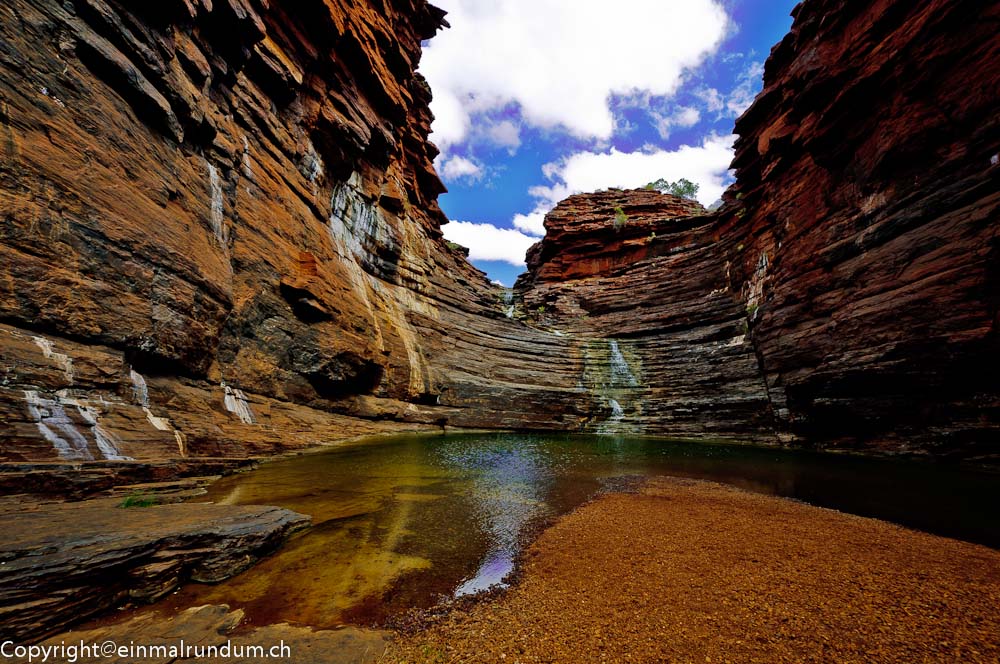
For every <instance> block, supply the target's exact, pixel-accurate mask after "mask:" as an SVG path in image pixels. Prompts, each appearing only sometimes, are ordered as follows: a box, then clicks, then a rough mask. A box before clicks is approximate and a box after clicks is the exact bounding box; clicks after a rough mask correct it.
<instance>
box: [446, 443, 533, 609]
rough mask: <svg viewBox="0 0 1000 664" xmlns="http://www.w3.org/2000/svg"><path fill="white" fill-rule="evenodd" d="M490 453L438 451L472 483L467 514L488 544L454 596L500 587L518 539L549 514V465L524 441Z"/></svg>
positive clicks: (459, 448)
mask: <svg viewBox="0 0 1000 664" xmlns="http://www.w3.org/2000/svg"><path fill="white" fill-rule="evenodd" d="M496 442H497V443H499V444H495V445H492V446H489V447H470V446H469V445H468V444H467V442H465V441H453V442H451V443H449V444H445V445H442V446H441V447H439V448H438V449H437V455H438V457H439V458H440V460H441V463H442V464H443V465H444V466H445V467H448V468H449V469H453V470H454V471H455V472H456V473H457V474H459V475H462V476H466V477H469V478H470V481H471V483H472V486H471V490H470V491H469V493H468V494H467V496H466V497H467V499H468V502H469V511H470V513H471V514H473V515H474V516H475V518H476V520H477V521H478V526H479V528H480V529H481V530H482V531H483V532H484V533H485V534H486V536H487V540H488V542H489V545H488V548H487V551H486V553H485V555H484V556H483V559H482V562H481V563H480V564H479V567H478V568H477V569H476V571H475V573H473V574H472V576H471V577H469V578H466V579H463V581H462V582H461V583H460V584H459V586H458V588H456V589H455V593H454V594H455V595H456V596H462V595H468V594H473V593H477V592H480V591H482V590H486V589H487V588H489V587H490V586H492V585H495V584H499V583H501V582H502V581H503V579H504V577H506V576H507V575H508V574H509V573H510V572H511V571H513V569H514V560H515V558H516V557H517V553H518V549H519V544H520V538H521V534H522V533H523V532H525V530H526V529H527V527H528V526H529V525H530V524H531V523H532V522H533V520H537V519H539V518H541V517H542V516H544V514H545V513H546V511H547V506H546V502H545V496H546V495H547V494H548V493H549V491H550V488H551V485H552V471H551V469H550V468H549V467H548V466H547V463H546V462H547V461H549V460H550V459H547V458H546V457H545V456H543V455H542V454H541V453H540V450H539V449H538V448H537V446H535V445H530V444H525V443H526V442H527V441H525V440H524V439H523V438H515V437H508V438H500V439H497V441H496Z"/></svg>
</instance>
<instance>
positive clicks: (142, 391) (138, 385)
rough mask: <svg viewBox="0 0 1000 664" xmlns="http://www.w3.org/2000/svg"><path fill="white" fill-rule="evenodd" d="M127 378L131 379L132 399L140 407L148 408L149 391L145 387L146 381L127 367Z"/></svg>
mask: <svg viewBox="0 0 1000 664" xmlns="http://www.w3.org/2000/svg"><path fill="white" fill-rule="evenodd" d="M128 375H129V378H131V379H132V397H133V398H134V399H135V401H136V403H138V404H139V405H140V406H149V389H148V388H147V387H146V379H145V378H143V377H142V374H141V373H139V372H138V371H136V370H135V369H133V368H132V367H129V370H128Z"/></svg>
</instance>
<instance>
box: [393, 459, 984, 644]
mask: <svg viewBox="0 0 1000 664" xmlns="http://www.w3.org/2000/svg"><path fill="white" fill-rule="evenodd" d="M381 661H384V662H505V663H510V664H513V663H515V662H521V663H526V662H997V661H1000V552H998V551H995V550H993V549H989V548H986V547H983V546H979V545H974V544H969V543H965V542H960V541H956V540H951V539H946V538H942V537H937V536H933V535H928V534H925V533H920V532H915V531H912V530H908V529H905V528H902V527H899V526H895V525H893V524H889V523H886V522H882V521H877V520H873V519H866V518H861V517H857V516H852V515H848V514H843V513H840V512H835V511H832V510H827V509H821V508H817V507H812V506H809V505H804V504H801V503H797V502H793V501H790V500H785V499H781V498H775V497H770V496H764V495H758V494H752V493H747V492H744V491H741V490H738V489H734V488H731V487H726V486H721V485H716V484H710V483H705V482H695V481H687V480H675V479H665V478H662V479H656V480H653V481H651V482H649V483H648V484H646V485H645V486H644V487H643V488H642V489H641V490H640V491H639V492H637V493H631V494H611V495H606V496H603V497H601V498H599V499H598V500H596V501H594V502H592V503H590V504H588V505H585V506H583V507H582V508H580V509H578V510H577V511H575V512H573V513H572V514H570V515H568V516H566V517H564V518H563V519H561V520H560V521H559V522H557V523H556V524H555V525H554V526H553V527H552V528H550V529H549V530H547V531H546V532H544V533H543V534H542V535H541V537H539V539H538V540H537V541H536V542H535V544H534V545H533V546H532V547H531V548H530V549H529V551H528V552H527V554H526V556H525V560H524V567H523V575H522V577H521V579H520V581H519V582H518V583H517V584H516V586H515V587H514V588H512V589H511V590H510V591H509V592H506V593H504V594H502V595H501V596H500V597H499V598H496V599H492V600H490V601H484V602H482V603H479V604H477V605H475V606H472V607H471V608H470V609H468V610H467V611H453V612H451V613H450V614H448V615H447V616H446V617H444V618H442V619H441V620H440V621H439V622H437V623H435V624H432V625H430V626H429V627H428V628H426V629H424V630H422V631H419V632H416V633H414V634H409V635H405V636H400V637H398V638H397V639H396V641H395V643H394V644H393V645H392V647H391V648H390V650H389V651H388V652H387V653H386V655H385V656H384V657H383V658H382V660H381Z"/></svg>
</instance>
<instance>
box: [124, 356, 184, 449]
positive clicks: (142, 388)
mask: <svg viewBox="0 0 1000 664" xmlns="http://www.w3.org/2000/svg"><path fill="white" fill-rule="evenodd" d="M129 378H131V379H132V397H133V398H134V399H135V402H136V403H138V404H139V405H140V406H142V410H143V412H144V413H146V420H148V421H149V423H150V424H151V425H152V426H153V428H154V429H156V430H157V431H170V432H172V433H173V434H174V440H175V441H177V449H178V451H179V452H180V455H181V456H182V457H183V456H187V450H186V444H187V441H186V440H185V438H184V434H182V433H181V432H180V431H178V430H177V429H175V428H174V425H173V424H172V423H171V422H170V419H169V418H166V417H157V416H156V415H153V411H152V410H150V409H149V389H148V388H147V387H146V379H145V378H143V377H142V374H141V373H139V372H138V371H136V370H135V369H133V368H132V367H129Z"/></svg>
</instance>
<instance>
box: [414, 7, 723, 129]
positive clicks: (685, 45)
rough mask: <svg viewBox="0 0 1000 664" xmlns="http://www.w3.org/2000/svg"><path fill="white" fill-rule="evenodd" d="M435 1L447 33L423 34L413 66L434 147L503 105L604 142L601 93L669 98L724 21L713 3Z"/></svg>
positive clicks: (606, 112) (608, 116) (610, 122)
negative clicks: (422, 83) (426, 100)
mask: <svg viewBox="0 0 1000 664" xmlns="http://www.w3.org/2000/svg"><path fill="white" fill-rule="evenodd" d="M437 4H439V5H440V6H441V7H442V8H443V9H445V10H447V11H448V13H449V15H448V21H449V23H451V25H452V29H450V30H445V31H443V32H442V33H441V34H439V35H438V36H437V37H435V38H434V39H432V40H431V42H430V45H429V46H428V47H427V48H426V49H425V51H424V55H423V59H422V62H421V65H420V70H421V72H422V73H423V74H424V76H426V78H427V80H428V82H429V83H430V85H431V89H432V90H433V92H434V101H433V103H432V105H431V108H432V110H433V111H434V115H435V117H436V119H435V122H434V125H433V130H434V134H433V140H434V141H435V142H436V143H438V145H439V147H442V148H446V147H447V146H448V145H451V144H454V143H458V142H460V141H462V140H463V139H464V138H465V136H466V135H467V134H468V133H469V129H470V127H471V126H472V119H471V116H472V114H474V113H482V112H485V111H488V110H494V109H500V108H503V107H505V106H507V105H509V104H511V103H517V104H518V105H519V106H520V110H521V114H522V117H523V118H524V120H525V121H526V122H527V123H529V124H531V125H534V126H537V127H544V128H552V127H556V126H562V127H565V128H566V129H567V130H568V131H569V132H570V133H572V134H574V135H576V136H579V137H584V138H598V139H607V138H609V137H610V136H611V134H612V132H613V131H614V119H613V116H612V113H611V109H610V108H609V104H608V100H609V95H611V94H613V93H617V94H631V93H633V92H636V91H648V92H649V93H650V94H655V95H661V96H670V95H672V94H673V93H674V92H676V90H677V88H678V86H679V85H680V83H681V79H682V75H683V73H684V72H685V70H687V69H691V68H694V67H696V66H697V65H698V64H700V63H701V62H702V60H704V58H705V57H706V56H708V55H709V54H711V53H713V52H714V51H715V50H716V49H717V48H718V46H719V44H720V43H721V41H722V39H723V37H724V36H725V34H726V30H727V29H728V27H729V19H728V17H727V15H726V13H725V10H724V9H723V8H722V6H721V4H720V2H719V1H718V0H685V2H664V1H663V0H619V2H618V3H616V4H615V7H614V11H609V9H608V6H607V5H605V4H603V3H596V2H566V0H504V1H503V2H482V0H438V1H437Z"/></svg>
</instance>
